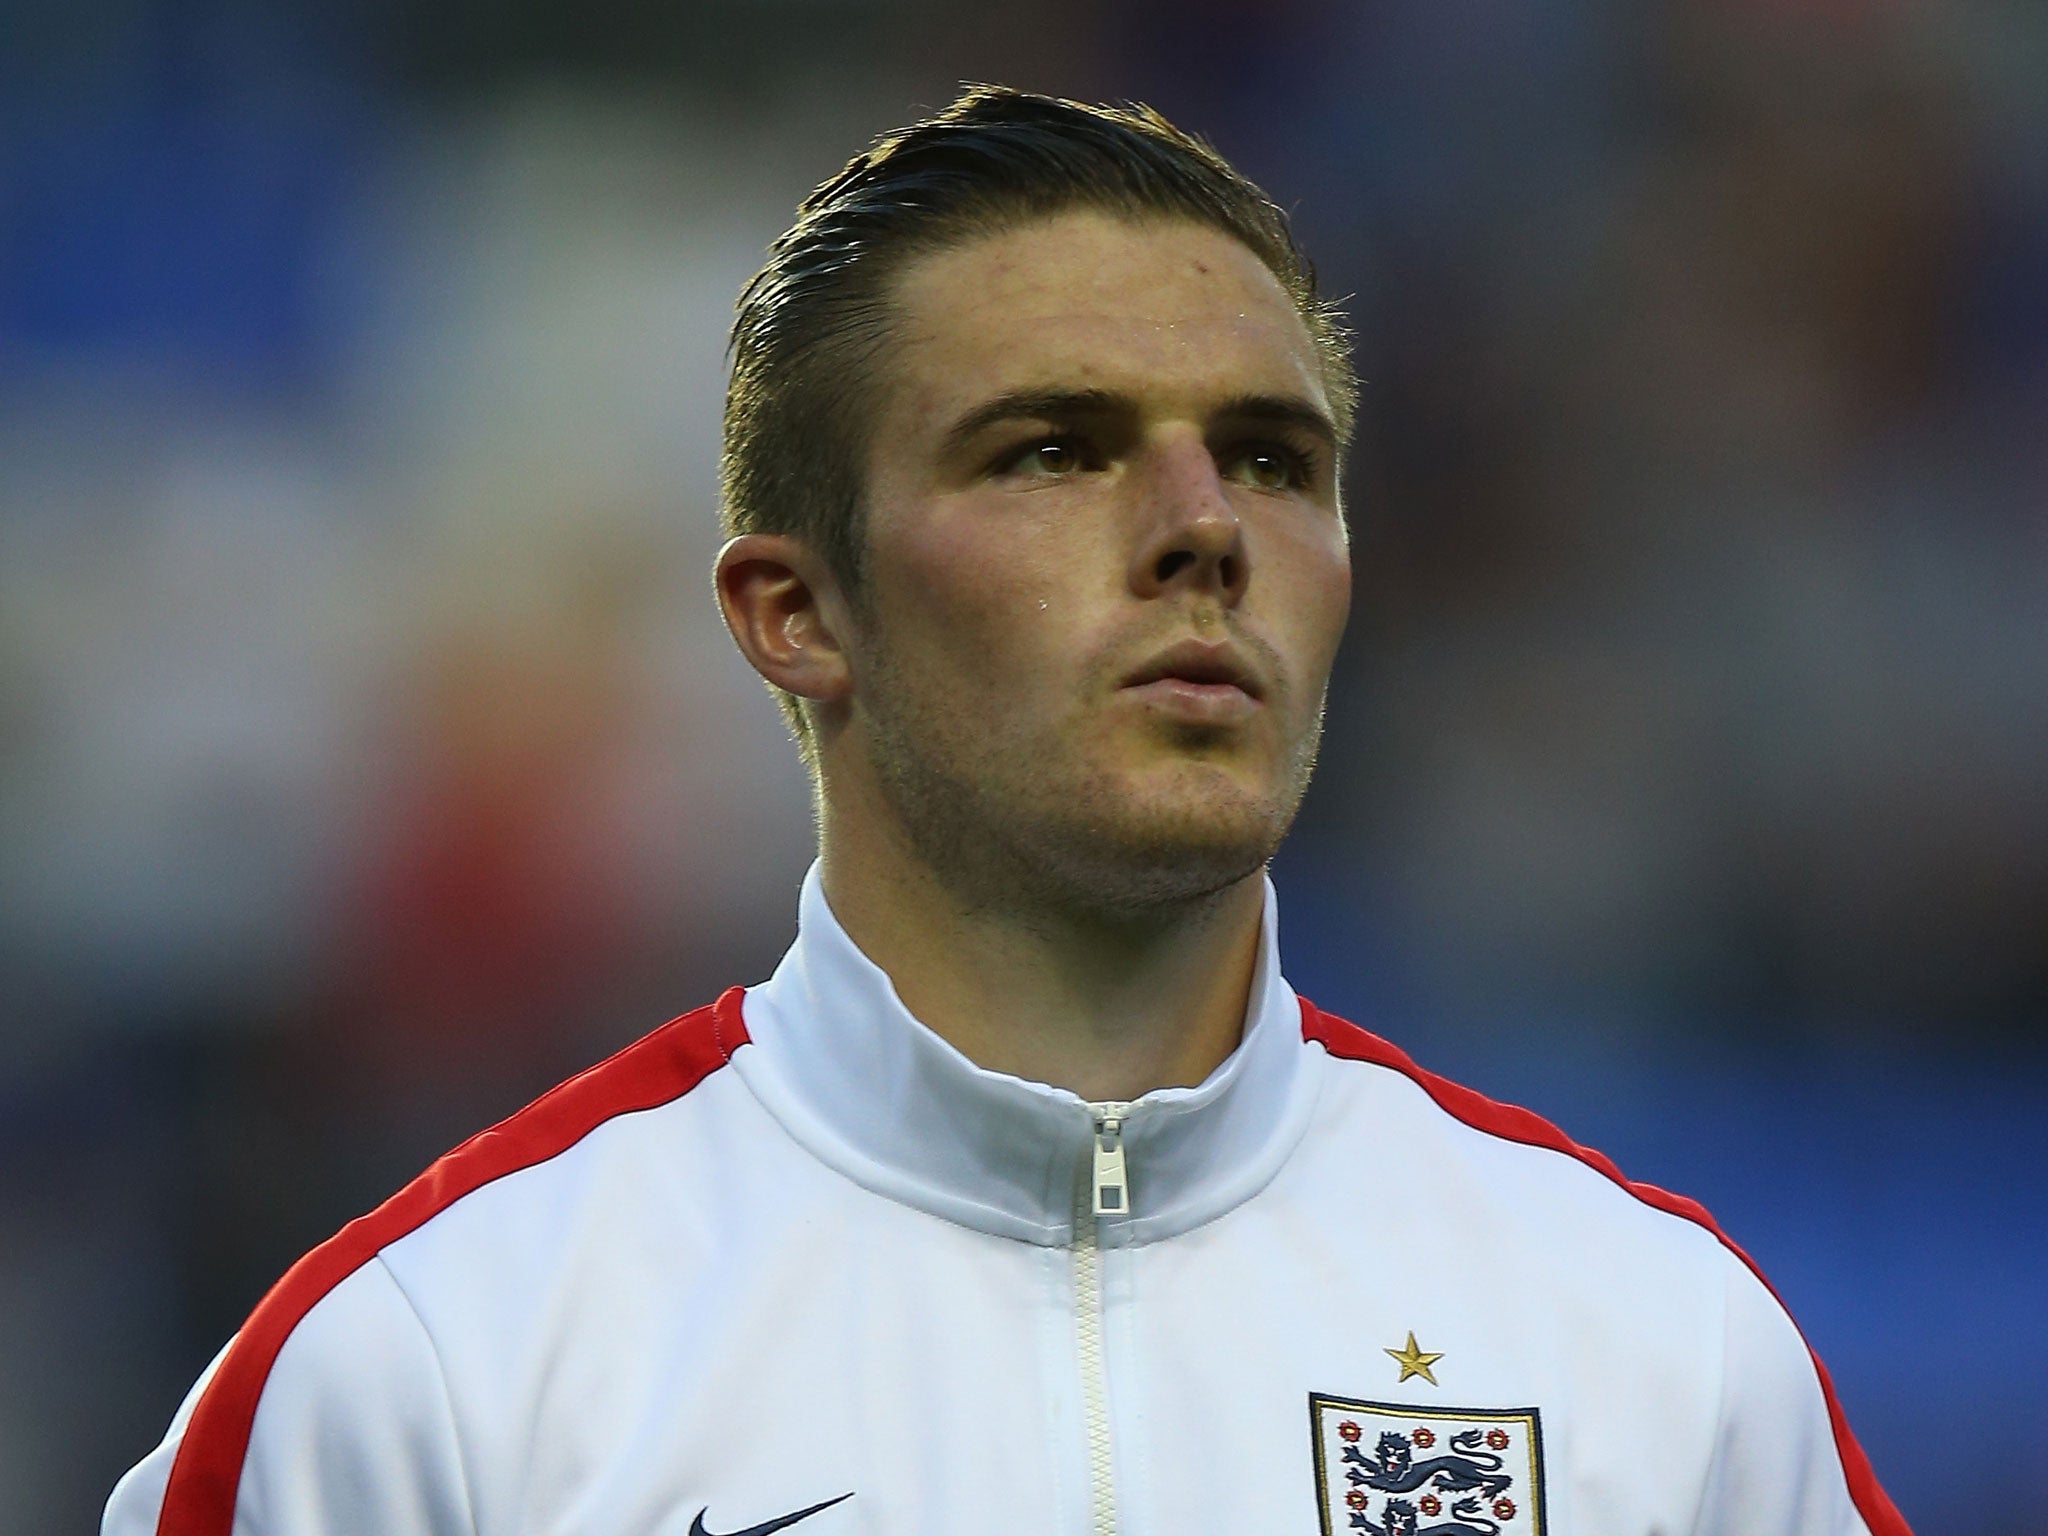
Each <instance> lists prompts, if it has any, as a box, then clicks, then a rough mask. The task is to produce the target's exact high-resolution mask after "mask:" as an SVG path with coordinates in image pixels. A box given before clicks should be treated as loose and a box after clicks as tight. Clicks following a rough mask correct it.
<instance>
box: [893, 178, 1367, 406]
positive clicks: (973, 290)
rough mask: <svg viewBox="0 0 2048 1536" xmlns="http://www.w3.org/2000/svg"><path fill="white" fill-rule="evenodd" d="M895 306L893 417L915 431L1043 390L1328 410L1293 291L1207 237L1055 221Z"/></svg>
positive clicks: (979, 249)
mask: <svg viewBox="0 0 2048 1536" xmlns="http://www.w3.org/2000/svg"><path fill="white" fill-rule="evenodd" d="M891 297H892V299H893V301H894V302H893V308H894V310H895V312H896V325H895V333H896V339H895V346H894V348H893V354H894V355H893V358H892V363H893V367H892V372H893V374H894V376H895V384H896V388H895V389H894V390H893V391H892V392H891V393H892V396H893V399H892V402H891V404H892V406H893V408H894V410H895V412H897V413H913V414H914V416H915V417H916V418H922V419H930V420H933V421H938V420H941V419H946V418H947V417H948V416H949V413H953V412H956V411H957V410H958V409H959V408H961V407H963V406H966V405H971V404H972V403H973V402H975V401H977V400H981V399H986V398H988V397H990V396H992V395H995V394H1000V393H1004V392H1007V391H1010V390H1018V389H1037V388H1075V389H1104V390H1113V391H1117V392H1119V393H1124V394H1128V395H1131V396H1132V397H1134V398H1136V399H1139V400H1141V401H1143V402H1145V403H1146V404H1147V405H1148V406H1149V407H1154V408H1157V409H1159V410H1162V411H1166V410H1176V409H1186V410H1195V411H1198V410H1199V409H1200V407H1201V405H1202V404H1203V403H1204V402H1205V401H1218V400H1225V399H1232V398H1236V397H1240V396H1242V395H1245V394H1247V393H1258V394H1284V395H1298V396H1301V397H1304V398H1306V399H1308V400H1310V401H1312V402H1314V403H1315V404H1317V405H1319V406H1322V407H1324V408H1325V409H1327V407H1328V401H1327V399H1326V396H1325V391H1324V387H1323V379H1322V365H1321V359H1320V356H1319V355H1318V353H1317V350H1316V346H1315V342H1314V340H1313V338H1312V337H1311V336H1310V335H1309V331H1308V327H1307V325H1306V324H1305V323H1304V322H1303V320H1302V318H1301V315H1300V313H1299V312H1298V311H1297V310H1296V308H1295V306H1294V302H1293V300H1292V299H1291V298H1290V297H1289V296H1288V293H1287V290H1286V289H1285V288H1284V287H1283V286H1282V285H1281V283H1280V280H1279V279H1278V278H1277V277H1275V276H1274V275H1273V274H1272V272H1270V271H1269V270H1268V269H1267V268H1266V266H1265V264H1264V263H1263V262H1261V261H1260V260H1259V258H1258V257H1257V256H1255V255H1254V254H1253V253H1252V252H1251V250H1250V249H1249V248H1248V247H1246V246H1245V245H1243V244H1242V243H1241V242H1239V241H1238V240H1236V239H1235V238H1233V237H1232V236H1230V235H1228V234H1225V233H1223V232H1222V231H1221V230H1217V229H1212V228H1209V227H1208V226H1206V225H1202V224H1196V223H1192V222H1188V221H1184V220H1177V219H1144V220H1132V219H1127V218H1123V217H1120V216H1117V215H1112V214H1106V213H1098V212H1095V211H1092V210H1076V211H1070V212H1066V213H1061V214H1058V215H1054V216H1052V217H1048V218H1044V219H1039V220H1034V221H1032V222H1030V223H1027V224H1023V225H1020V226H1018V227H1016V228H1012V229H1005V230H1000V231H998V232H995V233H991V234H987V235H981V236H977V237H975V238H973V239H971V240H968V241H965V242H963V243H961V244H959V245H954V246H949V247H947V248H945V249H943V250H940V251H936V252H933V253H931V254H928V255H925V256H921V257H918V258H917V259H915V260H914V261H912V262H911V263H910V264H909V265H908V266H907V267H906V268H905V269H904V271H903V272H902V273H900V274H899V275H898V277H897V279H896V282H895V284H894V286H893V289H892V293H891Z"/></svg>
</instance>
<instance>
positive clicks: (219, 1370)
mask: <svg viewBox="0 0 2048 1536" xmlns="http://www.w3.org/2000/svg"><path fill="white" fill-rule="evenodd" d="M247 1345H248V1330H246V1329H245V1330H244V1333H243V1335H242V1336H239V1337H238V1338H237V1339H236V1340H235V1342H234V1343H232V1344H230V1345H229V1346H228V1348H227V1350H225V1351H224V1352H223V1353H222V1355H221V1357H220V1359H218V1360H216V1361H215V1362H214V1364H213V1366H211V1367H209V1369H208V1372H207V1374H206V1375H205V1376H204V1377H202V1378H201V1379H200V1382H199V1385H198V1386H197V1387H195V1388H194V1389H193V1392H192V1395H191V1396H190V1397H189V1398H188V1399H187V1400H186V1402H185V1405H184V1406H183V1407H182V1408H181V1409H180V1410H179V1412H178V1416H177V1418H176V1419H175V1420H174V1421H173V1422H172V1425H171V1429H170V1433H169V1434H168V1435H166V1436H165V1438H164V1442H163V1444H161V1445H160V1446H158V1447H157V1448H156V1449H155V1450H154V1451H152V1452H151V1453H150V1454H149V1455H148V1456H147V1457H145V1458H144V1459H143V1461H142V1462H141V1463H140V1464H139V1465H137V1466H136V1467H135V1468H134V1469H133V1470H132V1471H131V1472H129V1474H128V1475H127V1476H126V1477H124V1478H123V1479H122V1480H121V1482H120V1483H119V1485H118V1486H117V1487H116V1488H115V1489H114V1493H113V1497H112V1498H111V1499H110V1500H109V1501H108V1503H107V1509H106V1514H105V1517H104V1519H103V1521H102V1523H101V1527H100V1529H101V1536H287V1533H289V1536H458V1533H460V1536H471V1533H473V1532H474V1529H475V1526H474V1521H473V1519H472V1517H471V1512H470V1506H469V1497H468V1490H467V1487H466V1484H465V1481H464V1477H463V1467H462V1456H461V1450H460V1446H459V1444H458V1442H457V1437H456V1431H455V1423H454V1417H453V1414H452V1412H451V1408H450V1404H449V1398H448V1392H447V1388H446V1384H445V1382H444V1381H443V1378H442V1374H441V1369H440V1364H439V1362H438V1360H437V1359H436V1357H435V1353H434V1348H433V1342H432V1340H431V1339H430V1338H429V1337H428V1335H427V1332H426V1330H425V1328H424V1327H423V1326H422V1325H421V1323H420V1320H419V1318H418V1316H417V1314H416V1313H415V1312H414V1311H413V1309H412V1306H411V1305H410V1303H408V1302H407V1300H406V1299H405V1296H404V1294H403V1293H402V1292H401V1291H400V1289H399V1287H398V1284H397V1282H396V1281H395V1280H394V1279H393V1278H392V1276H391V1272H390V1271H389V1270H388V1269H386V1268H385V1266H384V1264H383V1262H382V1261H381V1260H377V1259H372V1260H371V1261H370V1262H369V1263H367V1264H364V1265H363V1266H362V1267H361V1268H359V1269H357V1270H355V1271H354V1272H353V1273H352V1274H350V1275H349V1276H348V1277H347V1278H345V1279H344V1280H342V1281H341V1282H340V1283H339V1284H338V1285H336V1286H335V1287H334V1288H333V1289H332V1290H330V1291H328V1292H327V1294H326V1295H325V1296H323V1297H322V1298H321V1299H320V1300H319V1301H318V1302H317V1303H316V1304H315V1305H314V1306H313V1307H312V1308H311V1309H310V1310H309V1311H307V1313H306V1314H305V1316H304V1317H302V1318H301V1319H300V1320H299V1321H298V1323H297V1325H296V1326H295V1327H293V1329H292V1330H291V1332H290V1334H289V1335H288V1336H287V1337H286V1338H285V1340H284V1342H283V1344H282V1345H281V1346H280V1347H279V1348H278V1350H277V1353H276V1358H275V1359H274V1360H273V1361H272V1362H271V1364H270V1367H269V1369H268V1371H267V1372H256V1373H252V1372H251V1371H249V1370H248V1369H246V1368H244V1369H241V1370H236V1369H234V1368H232V1367H233V1366H234V1365H235V1364H236V1362H235V1354H236V1351H237V1350H239V1349H243V1348H245V1347H247ZM243 1446H246V1450H243V1449H242V1447H243Z"/></svg>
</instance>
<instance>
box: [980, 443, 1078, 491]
mask: <svg viewBox="0 0 2048 1536" xmlns="http://www.w3.org/2000/svg"><path fill="white" fill-rule="evenodd" d="M1090 467H1091V466H1090V464H1089V462H1088V455H1087V454H1086V453H1084V452H1083V449H1082V445H1081V444H1080V443H1079V442H1077V441H1076V440H1075V439H1073V438H1071V437H1042V438H1039V439H1037V440H1036V441H1033V442H1029V443H1026V444H1024V445H1023V446H1022V447H1021V448H1017V449H1014V450H1012V451H1010V452H1007V453H1005V454H1004V455H1003V456H1002V458H1000V459H998V460H997V461H996V463H995V472H996V473H997V474H999V475H1015V476H1017V477H1019V478H1020V479H1025V480H1055V479H1063V478H1065V477H1066V476H1068V475H1074V474H1079V473H1080V472H1081V471H1082V470H1085V469H1088V468H1090Z"/></svg>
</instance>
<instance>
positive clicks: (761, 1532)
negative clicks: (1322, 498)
mask: <svg viewBox="0 0 2048 1536" xmlns="http://www.w3.org/2000/svg"><path fill="white" fill-rule="evenodd" d="M852 1497H853V1495H852V1494H850V1493H842V1494H841V1495H839V1497H838V1498H836V1499H827V1500H826V1501H825V1502H824V1503H822V1504H813V1505H812V1506H811V1507H810V1508H809V1509H800V1510H798V1511H797V1512H796V1513H795V1514H793V1515H784V1516H783V1517H782V1518H781V1519H780V1520H769V1521H766V1522H764V1523H763V1524H761V1525H750V1526H748V1527H747V1528H746V1529H745V1530H744V1531H718V1532H712V1531H707V1530H705V1529H704V1517H705V1516H706V1515H708V1514H710V1513H711V1506H710V1505H709V1504H706V1505H705V1506H704V1507H703V1508H702V1509H700V1510H698V1511H697V1518H696V1519H694V1520H692V1521H691V1522H690V1536H771V1533H772V1532H775V1531H780V1530H785V1529H787V1528H788V1527H790V1526H792V1525H795V1524H796V1523H797V1521H799V1520H808V1519H810V1518H811V1516H813V1515H815V1514H816V1513H817V1512H818V1511H819V1510H821V1509H830V1508H831V1507H832V1506H833V1505H834V1504H843V1503H845V1502H846V1501H847V1500H848V1499H850V1498H852Z"/></svg>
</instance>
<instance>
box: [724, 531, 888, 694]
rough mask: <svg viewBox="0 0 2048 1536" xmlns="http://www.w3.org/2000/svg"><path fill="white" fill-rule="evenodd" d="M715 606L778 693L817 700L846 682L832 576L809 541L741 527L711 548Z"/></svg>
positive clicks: (840, 609) (840, 606) (843, 689)
mask: <svg viewBox="0 0 2048 1536" xmlns="http://www.w3.org/2000/svg"><path fill="white" fill-rule="evenodd" d="M713 580H714V581H715V582H716V583H717V587H718V607H719V611H720V612H721V613H722V614H724V616H725V627H726V629H727V630H728V631H729V632H730V633H731V635H732V639H733V644H735V645H737V646H738V647H739V649H740V654H741V655H742V656H744V657H746V658H747V663H748V665H750V666H751V667H753V669H754V670H755V671H756V672H758V673H760V674H761V676H762V677H763V678H765V679H766V680H767V681H768V682H770V683H772V684H774V685H775V686H776V687H777V688H780V689H782V690H783V692H785V693H791V694H795V695H796V696H797V697H798V698H802V699H810V700H813V701H815V702H817V703H821V704H829V703H834V702H837V701H838V700H840V699H843V698H844V697H845V696H846V694H847V693H848V691H849V690H850V688H851V686H852V681H853V675H852V670H851V668H850V666H849V665H848V659H847V653H846V647H845V645H844V643H843V638H842V627H843V624H844V617H843V615H844V603H843V602H842V600H841V598H840V594H839V587H838V583H837V582H836V581H835V580H834V579H833V577H832V574H831V572H830V571H829V570H828V569H827V568H826V566H825V563H824V562H823V561H822V560H821V559H819V558H818V556H817V554H816V553H815V552H814V551H813V550H812V549H811V547H810V546H809V545H807V544H805V543H804V542H803V541H801V540H800V539H795V538H792V537H790V536H788V535H786V534H775V533H743V534H741V535H740V536H739V537H738V538H736V539H731V540H729V541H727V543H726V546H725V547H724V548H723V549H721V550H720V551H719V552H718V562H717V565H716V566H715V567H714V570H713Z"/></svg>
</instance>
